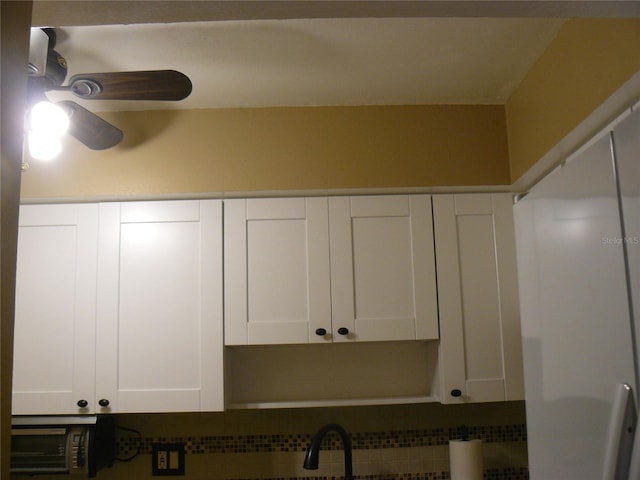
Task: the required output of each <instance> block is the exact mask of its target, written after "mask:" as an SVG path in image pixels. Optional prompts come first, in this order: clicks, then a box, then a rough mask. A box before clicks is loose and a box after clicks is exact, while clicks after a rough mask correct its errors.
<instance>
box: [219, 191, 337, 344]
mask: <svg viewBox="0 0 640 480" xmlns="http://www.w3.org/2000/svg"><path fill="white" fill-rule="evenodd" d="M224 208H225V218H224V245H225V251H224V261H225V344H226V345H247V344H249V345H251V344H283V343H308V342H309V341H315V340H319V341H322V340H323V336H321V335H316V333H315V332H316V330H318V331H319V332H320V330H319V329H324V330H326V331H327V332H331V303H330V302H331V301H330V284H329V231H328V213H327V212H328V208H327V199H326V198H276V199H248V200H245V199H233V200H226V201H225V207H224Z"/></svg>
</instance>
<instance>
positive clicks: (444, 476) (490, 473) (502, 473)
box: [234, 468, 529, 480]
mask: <svg viewBox="0 0 640 480" xmlns="http://www.w3.org/2000/svg"><path fill="white" fill-rule="evenodd" d="M482 477H483V480H529V471H528V470H527V469H526V468H490V469H487V470H485V471H484V473H483V475H482ZM353 478H354V480H450V479H451V474H450V473H449V472H429V473H399V474H386V475H354V476H353ZM234 480H344V477H273V478H260V479H257V478H237V479H234Z"/></svg>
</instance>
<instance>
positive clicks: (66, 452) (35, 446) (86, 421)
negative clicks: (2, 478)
mask: <svg viewBox="0 0 640 480" xmlns="http://www.w3.org/2000/svg"><path fill="white" fill-rule="evenodd" d="M115 443H116V442H115V424H114V421H113V417H110V416H81V417H75V416H74V417H13V418H12V426H11V472H12V473H15V474H28V475H34V474H48V473H52V474H56V473H57V474H81V475H84V476H87V477H94V476H95V475H96V472H97V471H98V470H100V469H101V468H103V467H106V466H109V465H111V464H112V463H113V461H114V458H115Z"/></svg>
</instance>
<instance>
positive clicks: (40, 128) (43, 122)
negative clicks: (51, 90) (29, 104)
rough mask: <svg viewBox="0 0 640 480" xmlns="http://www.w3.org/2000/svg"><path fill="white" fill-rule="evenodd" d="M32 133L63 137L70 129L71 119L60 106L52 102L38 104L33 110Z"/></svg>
mask: <svg viewBox="0 0 640 480" xmlns="http://www.w3.org/2000/svg"><path fill="white" fill-rule="evenodd" d="M30 127H31V131H35V132H46V133H47V134H48V135H51V136H54V137H61V136H62V135H64V134H65V133H66V132H67V130H68V129H69V117H68V116H67V114H66V113H65V111H64V110H63V109H62V108H61V107H59V106H58V105H54V104H53V103H51V102H39V103H36V104H35V105H34V106H33V108H32V109H31V121H30Z"/></svg>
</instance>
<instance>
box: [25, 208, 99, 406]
mask: <svg viewBox="0 0 640 480" xmlns="http://www.w3.org/2000/svg"><path fill="white" fill-rule="evenodd" d="M97 235H98V207H97V205H29V206H23V207H22V208H21V210H20V228H19V234H18V265H17V267H18V268H17V278H16V281H17V287H16V322H15V347H14V378H13V407H12V408H13V413H14V414H16V415H20V414H78V413H89V412H90V411H93V410H94V403H93V398H94V372H93V370H94V365H95V364H94V341H95V301H96V267H97V253H96V252H97V244H98V238H97ZM78 400H86V401H87V402H88V406H87V408H79V407H78V406H77V402H78Z"/></svg>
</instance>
